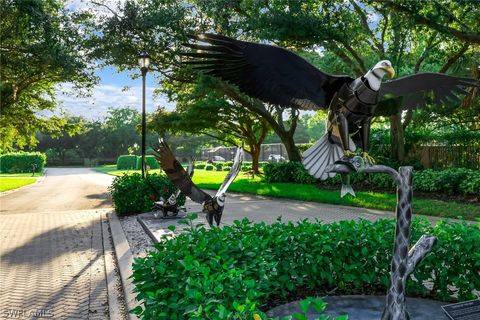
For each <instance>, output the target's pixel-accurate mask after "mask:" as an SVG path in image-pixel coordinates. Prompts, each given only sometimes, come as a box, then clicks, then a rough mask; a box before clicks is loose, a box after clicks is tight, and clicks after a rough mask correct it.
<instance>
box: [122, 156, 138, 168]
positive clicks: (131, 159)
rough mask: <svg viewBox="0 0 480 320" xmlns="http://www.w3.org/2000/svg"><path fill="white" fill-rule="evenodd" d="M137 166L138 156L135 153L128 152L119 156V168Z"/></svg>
mask: <svg viewBox="0 0 480 320" xmlns="http://www.w3.org/2000/svg"><path fill="white" fill-rule="evenodd" d="M136 168H137V156H136V155H133V154H128V155H127V154H126V155H122V156H120V157H118V159H117V169H118V170H134V169H136Z"/></svg>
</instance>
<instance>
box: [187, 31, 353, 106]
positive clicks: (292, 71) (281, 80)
mask: <svg viewBox="0 0 480 320" xmlns="http://www.w3.org/2000/svg"><path fill="white" fill-rule="evenodd" d="M192 38H193V39H195V40H197V41H199V42H204V43H208V44H210V45H200V44H185V46H187V47H190V48H193V49H197V50H201V52H189V53H183V55H185V56H189V57H193V58H196V59H194V60H190V61H186V62H185V63H186V64H192V65H194V66H195V69H199V70H202V71H203V72H204V73H205V74H207V75H211V76H215V77H218V78H220V79H222V80H223V81H226V82H229V83H231V84H233V85H236V86H238V88H239V89H240V91H242V92H243V93H245V94H247V95H248V96H250V97H253V98H257V99H260V100H262V101H264V102H267V103H271V104H274V105H280V106H283V107H293V108H297V109H303V110H316V109H320V108H324V109H326V108H327V107H328V105H329V104H330V100H331V99H332V97H333V95H334V94H335V92H336V91H337V90H338V89H339V88H340V87H341V86H342V85H343V84H344V83H349V82H351V81H353V79H352V78H350V77H348V76H332V75H328V74H326V73H324V72H321V71H320V70H318V69H317V68H315V67H314V66H312V65H311V64H310V63H308V62H307V61H306V60H304V59H303V58H301V57H300V56H298V55H296V54H295V53H293V52H291V51H288V50H286V49H283V48H280V47H276V46H271V45H265V44H258V43H251V42H246V41H240V40H235V39H232V38H229V37H225V36H221V35H215V34H202V35H200V36H192ZM198 58H200V59H198Z"/></svg>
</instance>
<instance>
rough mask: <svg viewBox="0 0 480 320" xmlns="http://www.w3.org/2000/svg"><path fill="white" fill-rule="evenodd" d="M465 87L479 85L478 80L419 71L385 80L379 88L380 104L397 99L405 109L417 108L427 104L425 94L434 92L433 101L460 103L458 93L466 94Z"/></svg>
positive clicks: (437, 102)
mask: <svg viewBox="0 0 480 320" xmlns="http://www.w3.org/2000/svg"><path fill="white" fill-rule="evenodd" d="M462 87H463V88H464V87H478V83H476V80H474V79H471V78H464V77H455V76H449V75H447V74H443V73H417V74H413V75H410V76H405V77H402V78H399V79H395V80H391V81H385V82H383V83H382V85H381V87H380V90H379V106H381V105H382V104H384V103H385V102H386V101H388V100H391V99H395V98H401V100H398V99H397V103H400V104H401V107H402V108H403V109H415V108H417V107H418V106H420V107H423V106H424V105H425V94H427V93H429V92H433V102H434V103H435V104H436V105H437V106H439V105H442V104H452V103H458V102H459V100H460V99H459V97H458V95H463V94H466V93H467V92H466V91H465V90H464V89H463V88H462Z"/></svg>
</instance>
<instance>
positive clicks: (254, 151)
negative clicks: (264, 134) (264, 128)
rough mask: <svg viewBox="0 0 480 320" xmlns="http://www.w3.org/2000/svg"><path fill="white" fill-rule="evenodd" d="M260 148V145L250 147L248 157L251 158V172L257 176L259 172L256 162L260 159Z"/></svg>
mask: <svg viewBox="0 0 480 320" xmlns="http://www.w3.org/2000/svg"><path fill="white" fill-rule="evenodd" d="M260 147H261V144H254V145H250V150H251V151H250V155H251V156H252V170H253V172H254V173H256V174H259V173H260V170H259V168H258V160H259V158H260Z"/></svg>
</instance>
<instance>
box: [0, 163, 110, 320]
mask: <svg viewBox="0 0 480 320" xmlns="http://www.w3.org/2000/svg"><path fill="white" fill-rule="evenodd" d="M111 180H112V177H110V176H107V175H103V174H99V173H96V172H93V171H91V170H89V169H84V168H55V169H53V168H50V169H48V170H47V176H46V177H45V179H44V180H43V181H42V182H40V183H37V184H35V185H33V186H32V187H28V188H25V189H22V190H20V191H17V192H14V193H11V194H8V195H5V196H2V197H0V283H1V290H0V319H37V318H51V319H108V298H107V285H106V271H105V260H104V256H105V254H106V251H105V249H104V238H106V240H107V243H108V232H106V230H108V229H107V228H106V225H105V222H103V221H105V212H106V211H107V210H108V208H110V207H111V204H110V201H109V199H108V193H107V187H108V185H109V184H110V182H111ZM102 224H103V225H102ZM108 247H109V246H108V245H107V250H109V248H108ZM108 254H110V252H108Z"/></svg>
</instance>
